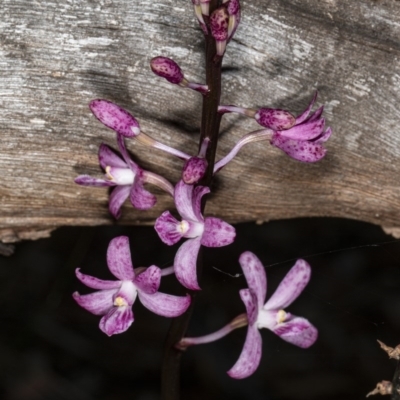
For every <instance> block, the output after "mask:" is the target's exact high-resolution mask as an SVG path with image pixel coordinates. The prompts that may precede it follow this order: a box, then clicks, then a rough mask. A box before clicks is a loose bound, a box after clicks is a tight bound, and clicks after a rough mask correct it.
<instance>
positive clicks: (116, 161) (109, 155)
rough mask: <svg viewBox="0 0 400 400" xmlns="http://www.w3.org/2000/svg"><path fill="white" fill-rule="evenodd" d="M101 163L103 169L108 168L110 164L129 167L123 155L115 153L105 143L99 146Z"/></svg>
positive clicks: (117, 166)
mask: <svg viewBox="0 0 400 400" xmlns="http://www.w3.org/2000/svg"><path fill="white" fill-rule="evenodd" d="M99 163H100V166H101V168H103V169H106V167H108V166H110V167H115V168H126V167H127V165H126V163H125V162H124V160H122V158H121V157H119V156H118V155H117V154H115V153H114V151H113V150H112V149H111V148H110V147H109V146H107V145H106V144H104V143H102V144H101V145H100V147H99Z"/></svg>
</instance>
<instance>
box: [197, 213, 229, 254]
mask: <svg viewBox="0 0 400 400" xmlns="http://www.w3.org/2000/svg"><path fill="white" fill-rule="evenodd" d="M235 236H236V230H235V228H234V227H233V226H232V225H229V224H228V223H226V222H225V221H222V219H219V218H214V217H207V218H206V219H205V220H204V232H203V236H202V237H201V244H202V245H203V246H206V247H222V246H227V245H228V244H231V243H233V241H234V240H235Z"/></svg>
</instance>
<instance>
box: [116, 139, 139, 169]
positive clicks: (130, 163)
mask: <svg viewBox="0 0 400 400" xmlns="http://www.w3.org/2000/svg"><path fill="white" fill-rule="evenodd" d="M117 144H118V149H119V151H120V152H121V154H122V157H123V159H124V160H125V162H126V164H127V165H128V167H129V168H130V169H131V170H132V172H133V173H134V174H135V175H140V172H141V169H140V167H139V166H138V165H137V164H136V163H135V162H133V161H132V159H131V157H130V155H129V153H128V150H127V148H126V145H125V137H124V136H123V135H118V134H117Z"/></svg>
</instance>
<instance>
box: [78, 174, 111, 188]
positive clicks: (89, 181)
mask: <svg viewBox="0 0 400 400" xmlns="http://www.w3.org/2000/svg"><path fill="white" fill-rule="evenodd" d="M74 182H75V183H77V184H78V185H82V186H92V187H110V186H115V183H114V182H111V181H107V180H105V179H98V178H92V177H91V176H89V175H79V176H77V177H76V178H75V179H74Z"/></svg>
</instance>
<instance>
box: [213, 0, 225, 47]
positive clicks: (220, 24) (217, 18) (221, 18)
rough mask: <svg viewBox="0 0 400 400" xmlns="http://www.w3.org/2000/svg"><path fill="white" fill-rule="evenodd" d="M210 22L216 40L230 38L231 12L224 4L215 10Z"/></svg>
mask: <svg viewBox="0 0 400 400" xmlns="http://www.w3.org/2000/svg"><path fill="white" fill-rule="evenodd" d="M209 22H210V29H211V34H212V36H213V38H214V39H215V40H216V41H218V42H221V41H224V40H227V39H228V26H229V14H228V11H227V10H226V8H225V7H224V6H223V7H219V8H217V9H216V10H214V11H213V13H212V14H211V16H210V20H209Z"/></svg>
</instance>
